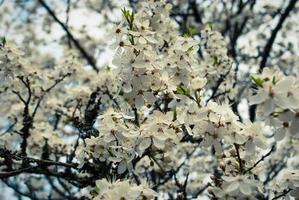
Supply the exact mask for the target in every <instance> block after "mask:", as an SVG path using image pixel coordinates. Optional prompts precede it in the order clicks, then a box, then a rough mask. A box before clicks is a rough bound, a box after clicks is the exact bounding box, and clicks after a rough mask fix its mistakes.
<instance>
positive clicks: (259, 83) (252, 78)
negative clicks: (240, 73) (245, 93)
mask: <svg viewBox="0 0 299 200" xmlns="http://www.w3.org/2000/svg"><path fill="white" fill-rule="evenodd" d="M251 80H252V81H253V82H254V83H255V84H256V85H257V86H259V87H263V83H264V82H265V81H264V80H262V79H260V78H255V77H254V76H251Z"/></svg>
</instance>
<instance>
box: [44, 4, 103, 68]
mask: <svg viewBox="0 0 299 200" xmlns="http://www.w3.org/2000/svg"><path fill="white" fill-rule="evenodd" d="M39 2H40V4H41V5H42V6H43V7H44V8H45V9H46V10H47V12H48V13H49V15H50V16H51V17H52V18H53V19H54V21H55V22H57V23H58V24H59V25H60V26H61V28H62V29H63V30H64V31H65V32H66V33H67V35H68V37H69V39H70V40H71V41H72V42H73V43H74V45H75V47H76V48H77V49H78V50H79V51H80V53H81V54H82V56H83V57H84V58H85V59H86V61H87V62H88V64H89V65H90V66H91V67H92V68H93V69H94V70H95V71H96V72H99V69H98V68H97V66H96V63H95V60H94V58H93V57H92V56H90V55H89V54H88V53H87V52H86V50H85V49H84V48H83V47H82V46H81V44H80V43H79V41H78V40H77V39H75V37H74V36H73V34H72V33H71V32H70V30H69V29H68V27H67V26H66V25H65V24H64V23H62V22H61V21H60V20H59V19H58V17H57V16H56V14H55V13H54V11H53V10H52V9H51V8H50V7H49V6H48V4H47V3H46V2H45V1H44V0H39Z"/></svg>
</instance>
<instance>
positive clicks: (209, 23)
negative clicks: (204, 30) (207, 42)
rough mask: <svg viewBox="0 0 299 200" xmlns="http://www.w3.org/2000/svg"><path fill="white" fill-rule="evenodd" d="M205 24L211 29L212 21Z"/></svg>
mask: <svg viewBox="0 0 299 200" xmlns="http://www.w3.org/2000/svg"><path fill="white" fill-rule="evenodd" d="M207 26H208V27H209V28H210V29H211V30H213V23H212V22H208V23H207Z"/></svg>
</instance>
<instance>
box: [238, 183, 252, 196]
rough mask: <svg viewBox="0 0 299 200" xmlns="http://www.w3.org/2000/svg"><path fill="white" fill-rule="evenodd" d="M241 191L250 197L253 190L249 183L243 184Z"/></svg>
mask: <svg viewBox="0 0 299 200" xmlns="http://www.w3.org/2000/svg"><path fill="white" fill-rule="evenodd" d="M240 191H241V192H242V193H243V194H245V195H250V194H251V192H252V190H251V186H250V185H249V184H247V183H241V184H240Z"/></svg>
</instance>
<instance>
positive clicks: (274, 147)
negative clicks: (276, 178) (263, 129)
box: [244, 145, 276, 173]
mask: <svg viewBox="0 0 299 200" xmlns="http://www.w3.org/2000/svg"><path fill="white" fill-rule="evenodd" d="M275 150H276V146H275V145H273V146H272V148H271V150H270V151H269V152H268V153H266V154H265V155H263V156H262V157H261V158H260V159H259V160H258V161H257V162H256V163H254V165H253V166H252V167H250V168H248V169H247V170H246V171H245V172H244V173H247V172H250V171H251V170H252V169H254V168H255V167H256V166H257V165H258V164H259V163H260V162H262V161H264V159H265V158H267V157H268V156H270V155H271V154H272V153H273V152H274V151H275Z"/></svg>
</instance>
